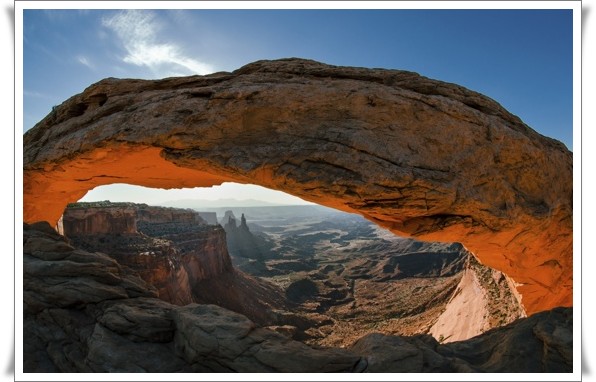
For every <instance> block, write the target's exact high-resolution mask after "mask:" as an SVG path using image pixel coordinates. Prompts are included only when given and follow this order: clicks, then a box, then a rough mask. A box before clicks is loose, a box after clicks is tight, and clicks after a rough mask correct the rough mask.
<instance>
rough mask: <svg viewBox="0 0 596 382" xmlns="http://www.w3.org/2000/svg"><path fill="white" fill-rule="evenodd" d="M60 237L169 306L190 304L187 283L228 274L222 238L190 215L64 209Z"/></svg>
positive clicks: (102, 206)
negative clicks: (128, 274)
mask: <svg viewBox="0 0 596 382" xmlns="http://www.w3.org/2000/svg"><path fill="white" fill-rule="evenodd" d="M62 221H63V229H64V234H65V235H66V236H67V237H68V238H69V239H70V241H71V243H72V244H73V245H75V246H77V247H79V248H82V249H85V250H87V251H93V252H103V253H107V254H109V256H111V257H112V258H114V259H115V260H117V261H118V263H119V264H121V265H125V266H127V267H130V268H132V269H134V270H135V271H137V272H138V273H139V275H140V276H141V278H142V279H143V280H144V281H145V282H147V283H148V284H149V285H151V286H153V287H155V288H156V289H157V292H158V296H159V298H161V299H163V300H165V301H168V302H170V303H173V304H178V305H186V304H190V303H192V302H194V300H193V291H192V284H193V283H194V282H199V281H201V280H208V279H212V278H215V277H218V276H219V275H221V274H223V273H226V272H230V271H231V270H232V263H231V260H230V257H229V255H228V251H227V247H226V242H225V233H224V231H223V230H222V229H221V227H219V226H209V225H207V224H206V223H205V222H204V221H203V219H201V218H200V217H199V216H198V214H197V213H196V212H194V211H192V210H185V209H179V208H164V207H153V206H148V205H146V204H135V203H111V202H109V201H105V202H93V203H75V204H69V206H68V208H66V210H65V211H64V215H63V217H62Z"/></svg>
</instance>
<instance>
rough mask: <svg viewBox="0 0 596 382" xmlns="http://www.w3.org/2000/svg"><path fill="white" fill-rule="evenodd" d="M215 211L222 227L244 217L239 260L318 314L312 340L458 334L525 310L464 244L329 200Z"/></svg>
mask: <svg viewBox="0 0 596 382" xmlns="http://www.w3.org/2000/svg"><path fill="white" fill-rule="evenodd" d="M215 211H216V212H217V213H218V215H219V216H222V215H224V217H222V218H221V219H220V220H221V222H222V223H224V224H223V225H225V224H226V222H227V220H229V217H230V216H232V218H233V219H234V220H239V219H238V218H237V216H236V215H241V214H244V215H245V216H246V217H245V218H246V221H247V226H248V228H249V229H250V233H251V234H252V236H253V237H250V235H245V236H244V237H243V236H242V235H240V234H239V233H238V230H230V229H229V227H226V232H227V233H228V235H227V238H228V248H229V251H230V255H231V258H232V262H233V264H234V265H235V266H236V267H237V268H238V269H240V270H242V271H244V272H246V273H248V274H250V275H252V276H256V277H260V278H261V279H263V280H266V281H268V282H270V283H272V284H274V285H277V286H279V287H280V288H281V289H282V290H283V291H284V293H285V297H286V298H287V299H288V300H289V301H290V302H291V303H294V304H296V305H297V307H296V308H295V311H296V312H299V313H300V314H303V315H305V316H306V317H311V318H313V320H314V322H316V323H317V325H316V327H313V328H309V329H307V330H306V331H304V333H300V334H299V336H297V338H300V339H302V340H304V341H305V342H306V343H308V344H312V345H320V346H331V347H347V346H351V345H352V344H353V343H354V342H355V341H356V340H358V339H359V338H360V337H362V336H364V335H366V334H368V333H371V332H380V333H384V334H397V335H415V334H431V335H433V336H434V337H435V339H437V340H438V341H440V342H452V341H457V340H464V339H468V338H471V337H473V336H475V335H477V334H480V333H482V332H485V331H487V330H489V329H491V328H494V327H499V326H503V325H506V324H508V323H510V322H512V321H514V320H516V319H518V318H521V317H524V316H525V314H524V311H523V308H521V306H520V304H519V302H518V301H517V299H516V296H515V291H514V289H513V288H512V287H511V286H512V285H511V283H510V282H508V280H507V278H506V277H505V276H504V275H503V274H501V273H500V272H497V271H494V270H492V269H490V268H488V267H484V266H482V265H481V264H480V263H479V262H478V261H477V260H476V259H475V258H474V256H473V255H472V254H471V253H469V252H468V251H467V250H466V249H465V248H464V247H463V246H462V245H461V244H458V243H437V242H435V243H426V242H420V241H416V240H412V239H404V238H400V237H397V236H395V235H394V234H392V233H391V232H389V231H387V230H384V229H382V228H380V227H378V226H376V225H374V224H373V223H371V222H369V221H367V220H366V219H364V218H362V217H361V216H359V215H354V214H347V213H343V212H340V211H337V210H333V209H329V208H325V207H321V206H287V207H248V208H235V209H232V210H228V209H217V210H215ZM225 211H227V212H225Z"/></svg>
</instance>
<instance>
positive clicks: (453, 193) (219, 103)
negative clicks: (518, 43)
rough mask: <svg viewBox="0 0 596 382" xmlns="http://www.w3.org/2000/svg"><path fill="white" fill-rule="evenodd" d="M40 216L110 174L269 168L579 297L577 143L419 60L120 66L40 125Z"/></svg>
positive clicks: (289, 184)
mask: <svg viewBox="0 0 596 382" xmlns="http://www.w3.org/2000/svg"><path fill="white" fill-rule="evenodd" d="M23 159H24V211H23V213H24V220H25V221H26V222H35V221H41V220H43V221H48V222H50V223H51V224H52V225H55V224H56V222H57V220H58V219H59V217H60V215H61V214H62V211H63V210H64V207H65V205H66V203H68V202H71V201H76V200H78V199H80V198H81V197H82V196H83V195H84V194H85V193H86V192H87V190H89V189H92V188H94V187H97V186H99V185H103V184H110V183H128V184H136V185H142V186H147V187H159V188H174V187H175V188H180V187H207V186H213V185H217V184H221V183H222V182H225V181H234V182H239V183H254V184H258V185H262V186H265V187H269V188H272V189H276V190H281V191H285V192H288V193H290V194H293V195H296V196H299V197H301V198H303V199H305V200H309V201H312V202H315V203H319V204H322V205H326V206H329V207H333V208H337V209H340V210H344V211H348V212H357V213H360V214H361V215H363V216H365V217H367V218H368V219H370V220H372V221H374V222H376V223H377V224H379V225H381V226H383V227H387V228H389V229H391V230H392V231H393V232H395V233H396V234H399V235H405V236H408V235H411V236H416V237H418V238H421V239H424V240H433V241H450V242H452V241H459V242H462V243H463V244H464V245H465V246H466V248H468V249H469V250H470V251H472V252H474V253H475V254H476V255H477V256H478V258H479V259H480V260H481V261H482V263H483V264H485V265H487V266H489V267H492V268H495V269H498V270H500V271H502V272H504V273H505V274H506V275H508V276H509V277H511V278H512V279H513V281H514V282H515V283H516V285H517V288H518V291H519V293H520V294H521V295H522V302H523V304H524V306H525V308H526V310H527V311H528V313H534V312H538V311H541V310H545V309H550V308H552V307H555V306H560V305H565V306H570V305H571V304H572V284H573V280H572V273H573V272H572V253H573V240H572V220H573V219H572V217H573V204H572V196H573V176H572V162H573V157H572V153H571V152H570V151H569V150H567V149H566V148H565V146H564V145H563V144H561V143H560V142H558V141H555V140H553V139H550V138H547V137H544V136H542V135H540V134H538V133H536V132H535V131H534V130H532V129H531V128H529V127H528V126H527V125H525V124H524V123H523V122H522V121H521V120H520V119H519V118H518V117H516V116H514V115H512V114H510V113H509V112H507V111H506V110H505V109H504V108H503V107H501V106H500V105H499V104H498V103H496V102H495V101H493V100H491V99H489V98H488V97H485V96H483V95H481V94H478V93H476V92H473V91H470V90H468V89H465V88H463V87H461V86H457V85H454V84H449V83H445V82H440V81H435V80H431V79H428V78H425V77H422V76H419V75H418V74H416V73H411V72H404V71H397V70H382V69H364V68H350V67H336V66H330V65H325V64H321V63H317V62H313V61H308V60H300V59H285V60H278V61H258V62H255V63H252V64H249V65H246V66H244V67H242V68H240V69H238V70H236V71H234V72H233V73H214V74H211V75H207V76H192V77H184V78H169V79H164V80H156V81H142V80H118V79H114V78H108V79H105V80H103V81H100V82H98V83H96V84H94V85H92V86H90V87H89V88H87V89H86V90H85V91H84V92H83V93H81V94H79V95H76V96H73V97H72V98H70V99H68V100H67V101H65V102H64V103H62V104H61V105H59V106H58V107H57V108H56V109H55V110H54V111H52V113H50V114H49V115H48V116H47V117H46V118H44V120H42V121H41V122H39V123H38V124H37V125H36V126H35V127H34V128H33V129H31V130H29V131H28V132H27V133H26V134H25V136H24V158H23Z"/></svg>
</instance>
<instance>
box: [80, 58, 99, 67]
mask: <svg viewBox="0 0 596 382" xmlns="http://www.w3.org/2000/svg"><path fill="white" fill-rule="evenodd" d="M77 61H78V62H79V63H81V64H83V65H85V66H86V67H88V68H89V69H95V66H94V65H93V64H92V63H91V62H89V60H88V59H87V57H85V56H77Z"/></svg>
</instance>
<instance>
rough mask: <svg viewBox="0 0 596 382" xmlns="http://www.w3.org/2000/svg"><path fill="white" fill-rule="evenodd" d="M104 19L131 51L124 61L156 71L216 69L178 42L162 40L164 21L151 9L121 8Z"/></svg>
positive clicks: (106, 24) (184, 71)
mask: <svg viewBox="0 0 596 382" xmlns="http://www.w3.org/2000/svg"><path fill="white" fill-rule="evenodd" d="M102 22H103V25H104V26H105V27H107V28H109V29H111V30H113V31H114V32H115V33H116V35H117V36H118V38H119V39H120V41H121V42H122V45H123V46H124V49H125V50H126V52H127V55H126V56H125V57H124V58H123V60H124V62H126V63H128V64H132V65H137V66H147V67H148V68H150V69H151V70H152V71H153V72H154V73H156V74H164V73H166V74H170V75H171V74H172V73H174V74H208V73H212V72H213V71H214V70H213V68H212V67H211V66H210V65H209V64H206V63H204V62H200V61H198V60H195V59H193V58H190V57H187V56H186V55H185V54H184V53H183V52H182V49H181V48H180V47H179V46H178V45H176V44H174V43H171V42H167V43H164V42H160V41H158V32H159V30H160V29H161V24H160V23H159V20H157V18H156V16H155V14H154V13H152V12H150V11H141V10H126V11H121V12H118V13H117V14H115V15H113V16H111V17H108V18H104V19H103V20H102Z"/></svg>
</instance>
